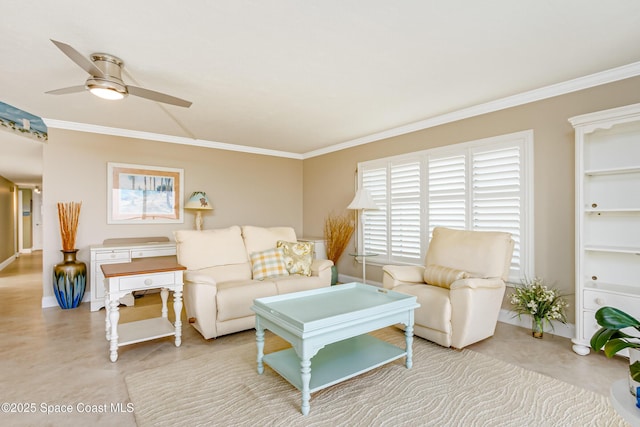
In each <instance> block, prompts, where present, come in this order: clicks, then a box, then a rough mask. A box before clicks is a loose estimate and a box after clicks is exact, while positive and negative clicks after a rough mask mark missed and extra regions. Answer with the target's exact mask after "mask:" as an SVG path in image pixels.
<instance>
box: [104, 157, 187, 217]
mask: <svg viewBox="0 0 640 427" xmlns="http://www.w3.org/2000/svg"><path fill="white" fill-rule="evenodd" d="M107 165H108V168H107V169H108V172H107V174H108V175H107V194H108V211H109V212H108V215H107V223H108V224H167V223H182V222H184V218H183V204H182V197H183V193H184V177H183V176H184V170H183V169H177V168H166V167H157V166H144V165H132V164H126V163H111V162H109V163H108V164H107Z"/></svg>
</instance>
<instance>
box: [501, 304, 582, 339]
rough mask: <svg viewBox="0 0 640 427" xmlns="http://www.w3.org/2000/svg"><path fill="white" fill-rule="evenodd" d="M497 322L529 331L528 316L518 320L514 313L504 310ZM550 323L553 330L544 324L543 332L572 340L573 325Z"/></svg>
mask: <svg viewBox="0 0 640 427" xmlns="http://www.w3.org/2000/svg"><path fill="white" fill-rule="evenodd" d="M498 321H499V322H502V323H507V324H509V325H515V326H520V327H521V328H527V329H531V317H530V316H520V318H518V315H517V314H516V313H514V312H513V311H511V310H506V309H504V308H503V309H501V310H500V314H499V315H498ZM551 323H552V325H553V328H551V327H549V326H548V325H547V324H546V322H545V328H544V331H545V332H547V333H549V334H553V335H558V336H560V337H564V338H569V339H572V338H574V337H575V336H576V327H575V325H574V324H573V323H567V324H564V323H560V322H557V321H552V322H551Z"/></svg>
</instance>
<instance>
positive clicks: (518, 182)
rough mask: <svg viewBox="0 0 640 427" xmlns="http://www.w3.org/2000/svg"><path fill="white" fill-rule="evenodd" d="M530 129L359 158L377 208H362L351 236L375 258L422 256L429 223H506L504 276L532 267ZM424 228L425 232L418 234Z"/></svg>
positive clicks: (361, 177) (404, 260)
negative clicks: (508, 258)
mask: <svg viewBox="0 0 640 427" xmlns="http://www.w3.org/2000/svg"><path fill="white" fill-rule="evenodd" d="M532 153H533V131H524V132H518V133H514V134H509V135H502V136H498V137H493V138H487V139H483V140H479V141H472V142H466V143H461V144H455V145H449V146H446V147H441V148H435V149H431V150H425V151H421V152H416V153H411V154H407V155H401V156H394V157H390V158H385V159H379V160H373V161H369V162H364V163H360V164H359V165H358V181H359V185H361V186H363V187H365V188H367V189H368V190H369V192H370V193H371V196H372V197H373V199H374V200H375V201H376V203H377V204H378V206H379V207H380V209H379V210H369V211H365V212H364V223H363V226H362V227H361V228H360V230H359V235H358V242H359V245H360V247H363V248H364V250H365V251H366V252H375V253H377V254H379V255H378V256H377V257H375V258H372V262H375V263H377V264H422V262H423V260H424V257H425V255H426V252H427V248H428V242H429V240H430V237H431V233H432V231H433V229H434V228H435V227H438V226H443V227H450V228H458V229H467V230H480V231H506V232H509V233H511V235H512V236H513V240H514V241H515V248H514V256H513V259H512V263H511V272H510V280H511V281H513V282H519V281H520V279H521V278H522V277H525V276H528V277H530V276H531V272H532V267H533V233H532V226H531V222H532V216H531V215H530V214H529V212H531V211H532V209H533V201H532V200H533V198H532V195H533V182H532V179H531V178H530V175H531V174H532V171H533V154H532ZM425 236H428V237H425Z"/></svg>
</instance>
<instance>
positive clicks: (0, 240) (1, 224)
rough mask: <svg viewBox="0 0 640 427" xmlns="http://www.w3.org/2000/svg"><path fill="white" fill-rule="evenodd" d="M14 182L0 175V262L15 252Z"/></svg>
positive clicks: (15, 192) (15, 203)
mask: <svg viewBox="0 0 640 427" xmlns="http://www.w3.org/2000/svg"><path fill="white" fill-rule="evenodd" d="M16 194H17V190H16V187H15V184H14V183H13V182H11V181H9V180H7V179H5V178H4V177H2V176H0V264H2V263H3V262H5V261H7V260H8V259H9V258H11V257H13V256H14V255H15V254H16V251H17V247H16V241H15V233H14V230H15V213H16V209H17V208H16V205H17V196H16Z"/></svg>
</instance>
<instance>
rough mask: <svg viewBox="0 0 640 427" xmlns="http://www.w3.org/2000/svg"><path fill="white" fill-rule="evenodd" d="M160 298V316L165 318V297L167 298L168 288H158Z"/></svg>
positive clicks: (166, 312)
mask: <svg viewBox="0 0 640 427" xmlns="http://www.w3.org/2000/svg"><path fill="white" fill-rule="evenodd" d="M160 298H161V299H162V317H164V318H165V319H166V318H167V314H168V313H169V311H168V310H167V299H168V298H169V289H167V288H162V289H160Z"/></svg>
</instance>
